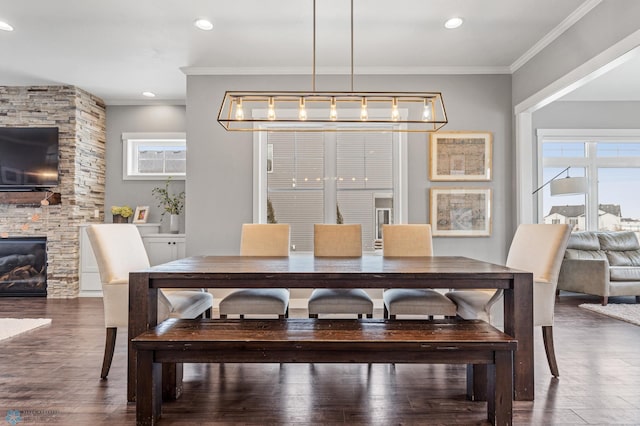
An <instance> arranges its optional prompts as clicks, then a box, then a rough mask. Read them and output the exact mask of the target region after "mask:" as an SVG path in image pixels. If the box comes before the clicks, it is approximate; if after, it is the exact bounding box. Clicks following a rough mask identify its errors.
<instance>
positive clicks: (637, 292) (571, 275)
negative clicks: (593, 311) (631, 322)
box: [558, 231, 640, 305]
mask: <svg viewBox="0 0 640 426" xmlns="http://www.w3.org/2000/svg"><path fill="white" fill-rule="evenodd" d="M558 290H566V291H571V292H577V293H585V294H592V295H595V296H601V297H602V305H606V304H607V302H608V299H609V296H636V302H637V303H640V243H639V242H638V238H637V237H636V234H635V233H634V232H631V231H622V232H594V231H585V232H574V233H572V234H571V237H570V238H569V244H568V245H567V250H566V252H565V254H564V259H563V261H562V266H561V268H560V276H559V277H558Z"/></svg>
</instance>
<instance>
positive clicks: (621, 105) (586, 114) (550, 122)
mask: <svg viewBox="0 0 640 426" xmlns="http://www.w3.org/2000/svg"><path fill="white" fill-rule="evenodd" d="M638 117H640V102H577V101H559V102H553V103H551V104H549V105H547V106H546V107H544V108H541V109H540V110H538V111H536V112H534V113H533V131H534V134H533V137H534V140H535V137H536V135H535V131H536V130H537V129H637V128H640V120H638Z"/></svg>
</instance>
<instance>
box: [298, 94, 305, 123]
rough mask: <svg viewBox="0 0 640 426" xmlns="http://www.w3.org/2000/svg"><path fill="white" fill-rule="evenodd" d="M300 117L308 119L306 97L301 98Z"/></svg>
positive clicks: (302, 119) (301, 119)
mask: <svg viewBox="0 0 640 426" xmlns="http://www.w3.org/2000/svg"><path fill="white" fill-rule="evenodd" d="M298 119H299V120H300V121H306V120H307V109H306V108H305V107H304V98H300V109H299V110H298Z"/></svg>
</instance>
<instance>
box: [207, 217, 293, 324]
mask: <svg viewBox="0 0 640 426" xmlns="http://www.w3.org/2000/svg"><path fill="white" fill-rule="evenodd" d="M289 233H290V228H289V225H287V224H279V223H269V224H266V223H261V224H258V223H245V224H243V225H242V237H241V241H240V255H241V256H269V257H287V256H289ZM219 308H220V318H223V319H224V318H227V316H228V315H239V316H240V318H244V316H245V315H247V314H255V315H278V317H279V318H286V317H288V316H289V289H287V288H248V289H242V290H235V291H234V292H232V293H231V294H229V295H228V296H226V297H225V298H223V299H222V300H221V301H220V307H219Z"/></svg>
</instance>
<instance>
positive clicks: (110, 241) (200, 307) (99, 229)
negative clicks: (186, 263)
mask: <svg viewBox="0 0 640 426" xmlns="http://www.w3.org/2000/svg"><path fill="white" fill-rule="evenodd" d="M87 236H88V237H89V242H90V243H91V248H92V249H93V253H94V254H95V256H96V261H97V264H98V271H99V272H100V281H101V282H102V302H103V304H104V325H105V328H106V332H107V333H106V342H105V348H104V358H103V361H102V371H101V373H100V377H101V378H103V379H106V378H107V375H108V374H109V369H110V368H111V361H112V359H113V352H114V350H115V345H116V336H117V333H118V328H124V329H125V330H126V329H127V327H128V325H129V272H133V271H138V270H143V269H148V268H149V267H150V266H151V265H150V263H149V257H148V256H147V252H146V250H145V248H144V243H143V242H142V237H141V236H140V232H139V231H138V227H137V226H135V225H133V224H94V225H89V226H88V227H87ZM212 305H213V296H212V295H211V294H210V293H208V292H205V291H202V290H177V289H176V290H174V289H162V291H159V292H158V323H160V322H161V321H164V320H165V319H167V318H185V319H194V318H197V317H199V316H203V314H205V312H207V311H209V310H210V309H211V306H212Z"/></svg>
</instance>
